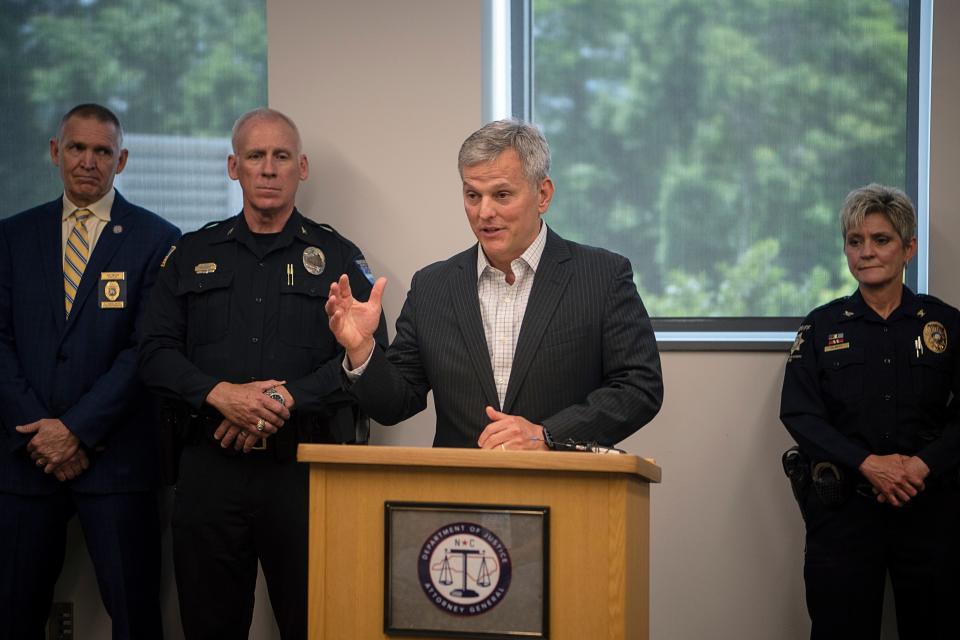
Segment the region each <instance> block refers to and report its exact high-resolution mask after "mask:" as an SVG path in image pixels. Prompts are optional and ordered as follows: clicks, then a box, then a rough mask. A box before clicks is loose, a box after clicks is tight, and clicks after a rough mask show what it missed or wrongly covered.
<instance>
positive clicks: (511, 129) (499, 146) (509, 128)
mask: <svg viewBox="0 0 960 640" xmlns="http://www.w3.org/2000/svg"><path fill="white" fill-rule="evenodd" d="M507 149H513V150H514V151H516V152H517V156H518V157H519V158H520V167H521V169H522V170H523V175H524V176H526V178H527V180H529V181H530V183H531V184H532V185H534V186H537V185H539V184H540V183H541V182H543V181H544V180H545V179H546V177H547V175H548V174H549V172H550V145H549V144H547V139H546V138H545V137H543V133H541V132H540V129H538V128H537V127H536V126H534V125H532V124H530V123H529V122H524V121H523V120H515V119H510V120H497V121H495V122H491V123H489V124H485V125H484V126H483V127H481V128H480V129H478V130H477V131H475V132H473V133H472V134H470V136H469V137H468V138H467V139H466V140H464V141H463V145H462V146H461V147H460V156H459V158H458V159H457V169H458V170H459V171H460V177H461V178H463V170H464V168H465V167H472V166H473V165H476V164H480V163H482V162H491V161H493V160H495V159H496V158H498V157H499V156H500V154H501V153H503V152H504V151H506V150H507Z"/></svg>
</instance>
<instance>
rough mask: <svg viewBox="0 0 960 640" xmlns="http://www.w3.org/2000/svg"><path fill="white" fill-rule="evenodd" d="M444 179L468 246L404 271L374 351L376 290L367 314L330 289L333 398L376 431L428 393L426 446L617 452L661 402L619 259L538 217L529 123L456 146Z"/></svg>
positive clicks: (542, 169) (644, 322)
mask: <svg viewBox="0 0 960 640" xmlns="http://www.w3.org/2000/svg"><path fill="white" fill-rule="evenodd" d="M458 168H459V171H460V176H461V178H462V180H463V205H464V210H465V211H466V214H467V220H468V221H469V223H470V227H471V229H472V230H473V233H474V235H476V237H477V240H478V241H479V242H478V244H477V245H474V246H472V247H470V248H469V249H467V250H466V251H464V252H462V253H459V254H457V255H455V256H453V257H452V258H449V259H447V260H445V261H442V262H438V263H435V264H432V265H430V266H428V267H425V268H424V269H421V270H420V271H418V272H417V273H416V274H414V276H413V281H412V283H411V286H410V291H409V292H408V293H407V299H406V302H405V303H404V305H403V309H402V311H401V312H400V317H399V318H398V320H397V335H396V337H395V338H394V340H393V343H392V344H391V345H390V347H389V348H388V349H386V350H385V351H384V350H383V349H382V348H380V347H377V346H376V344H375V342H374V339H373V334H374V331H375V329H376V327H377V323H378V322H379V319H380V312H381V297H382V295H383V290H384V287H385V286H386V280H385V279H384V278H380V279H379V280H378V281H377V282H376V284H375V285H374V288H373V291H372V293H371V295H370V299H369V300H368V301H367V302H366V303H363V302H360V301H358V300H356V299H354V298H353V296H352V294H351V290H350V283H349V281H348V279H347V277H346V276H342V277H341V278H340V279H339V280H338V281H337V282H335V283H333V284H331V286H330V296H329V298H328V300H327V304H326V309H327V314H328V316H329V319H330V328H331V330H332V331H333V333H334V335H335V336H336V338H337V340H338V341H339V342H340V344H341V345H343V346H344V348H345V349H346V357H345V360H344V369H345V371H346V377H347V382H346V386H347V388H348V389H349V391H350V392H351V393H352V394H353V395H354V396H355V397H356V398H357V399H358V400H359V402H360V405H361V406H362V407H363V409H364V410H365V411H366V412H367V413H368V414H369V415H370V417H372V418H373V419H375V420H377V421H378V422H380V423H382V424H387V425H390V424H396V423H397V422H400V421H401V420H405V419H406V418H409V417H410V416H412V415H414V414H416V413H418V412H419V411H421V410H423V408H424V407H425V406H426V397H427V392H428V391H430V389H433V392H434V402H435V405H436V411H437V429H436V435H435V437H434V441H433V444H434V446H436V447H474V446H479V447H481V448H484V449H504V450H508V449H529V450H546V449H548V448H551V447H552V445H553V444H554V443H561V442H567V441H570V440H573V441H587V442H597V443H598V444H601V445H607V446H609V445H613V444H615V443H617V442H619V441H621V440H623V439H624V438H626V437H627V436H629V435H630V434H631V433H633V432H635V431H636V430H637V429H639V428H640V427H642V426H643V425H645V424H646V423H647V422H649V421H650V420H651V419H652V418H653V417H654V416H655V415H656V414H657V411H659V409H660V404H661V402H662V399H663V382H662V378H661V374H660V357H659V354H658V352H657V343H656V340H655V338H654V335H653V330H652V328H651V326H650V319H649V317H648V316H647V312H646V310H645V309H644V306H643V302H642V301H641V300H640V296H639V294H638V293H637V289H636V286H635V285H634V282H633V270H632V269H631V266H630V262H629V261H628V260H627V259H626V258H624V257H622V256H619V255H616V254H614V253H611V252H608V251H605V250H603V249H597V248H594V247H588V246H584V245H580V244H577V243H574V242H570V241H568V240H564V239H563V238H561V237H560V236H559V235H557V234H556V233H555V232H553V231H552V230H550V229H548V228H547V225H546V224H544V222H543V221H542V220H541V217H542V216H543V214H545V213H546V212H547V209H548V208H549V206H550V201H551V199H552V198H553V194H554V185H553V181H552V180H551V179H550V177H549V175H548V172H549V169H550V149H549V146H548V145H547V141H546V139H545V138H544V137H543V135H542V134H541V133H540V131H539V130H538V129H537V128H536V127H534V126H532V125H530V124H527V123H525V122H520V121H517V120H501V121H497V122H492V123H490V124H487V125H486V126H484V127H482V128H481V129H480V130H478V131H476V132H475V133H473V134H472V135H471V136H470V137H468V138H467V139H466V141H465V142H464V143H463V146H462V147H461V148H460V156H459V162H458Z"/></svg>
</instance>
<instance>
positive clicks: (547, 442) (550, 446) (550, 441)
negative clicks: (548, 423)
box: [540, 427, 557, 449]
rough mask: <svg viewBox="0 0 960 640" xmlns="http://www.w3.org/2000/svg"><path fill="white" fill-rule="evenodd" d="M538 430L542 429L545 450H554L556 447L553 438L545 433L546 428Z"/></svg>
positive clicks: (547, 432) (548, 433)
mask: <svg viewBox="0 0 960 640" xmlns="http://www.w3.org/2000/svg"><path fill="white" fill-rule="evenodd" d="M540 428H541V429H543V444H545V445H547V449H555V448H556V447H557V445H556V443H555V442H554V441H553V436H551V435H550V432H549V431H547V428H546V427H540Z"/></svg>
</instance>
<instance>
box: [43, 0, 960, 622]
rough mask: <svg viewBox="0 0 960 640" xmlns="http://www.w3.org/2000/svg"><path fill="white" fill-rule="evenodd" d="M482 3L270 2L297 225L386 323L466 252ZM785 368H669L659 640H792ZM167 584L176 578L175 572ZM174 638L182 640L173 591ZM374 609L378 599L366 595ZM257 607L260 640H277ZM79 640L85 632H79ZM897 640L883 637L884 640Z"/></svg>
mask: <svg viewBox="0 0 960 640" xmlns="http://www.w3.org/2000/svg"><path fill="white" fill-rule="evenodd" d="M480 16H481V0H456V1H451V0H403V1H399V0H353V1H352V2H330V1H328V2H317V1H314V0H269V1H268V30H269V42H270V49H269V78H270V104H271V106H274V107H276V108H279V109H281V110H283V111H286V112H287V113H288V114H290V115H291V116H292V117H293V118H294V119H295V120H296V121H297V122H298V124H299V125H300V127H301V130H302V133H303V136H304V142H305V147H306V150H307V152H308V154H309V156H310V161H311V178H310V180H309V182H307V183H306V185H305V186H304V188H303V190H302V192H301V195H302V197H301V198H300V207H301V209H302V210H303V211H305V212H306V213H307V214H308V215H310V216H312V217H314V218H316V219H318V220H322V221H325V222H329V223H330V224H332V225H334V226H335V227H336V228H337V229H338V230H339V231H340V232H341V233H343V234H344V235H346V236H347V237H348V238H351V239H353V240H354V241H356V242H357V243H358V244H359V245H360V246H361V247H362V248H363V249H364V251H365V253H366V255H367V258H368V261H369V262H370V264H371V267H372V268H373V270H374V272H375V273H376V274H377V275H385V276H387V278H389V280H390V285H389V287H388V291H387V295H386V299H385V306H386V311H387V316H388V320H389V321H390V322H391V323H392V322H393V321H394V320H395V319H396V315H397V313H398V312H399V309H400V306H401V304H402V300H403V295H404V293H405V291H406V288H407V286H408V284H409V281H410V278H411V276H412V274H413V272H414V271H415V270H416V269H417V268H419V267H421V266H423V265H425V264H427V263H428V262H431V261H434V260H438V259H442V258H444V257H447V256H449V255H451V254H453V253H454V252H456V251H459V250H460V249H462V248H464V247H466V246H468V244H470V242H471V241H472V236H471V235H470V232H469V230H468V228H467V225H466V222H465V220H464V217H463V212H462V205H461V202H460V188H459V181H458V178H457V173H456V154H457V150H458V149H459V145H460V143H461V142H462V140H463V138H464V137H465V136H466V135H467V134H469V133H470V132H472V131H473V130H474V129H476V128H477V127H478V126H479V125H480V124H481V121H480V85H481V76H480V26H481V25H480ZM934 22H935V26H934V64H933V74H934V79H933V86H934V95H933V99H934V103H933V113H932V123H933V127H934V133H933V136H932V138H933V141H932V146H931V166H932V168H933V171H932V184H931V194H930V195H931V211H932V220H931V278H930V282H931V291H932V293H935V294H937V295H940V296H941V297H943V298H945V299H947V300H949V301H952V302H954V303H955V304H956V303H960V279H958V278H956V277H953V274H954V272H955V270H956V265H957V261H958V259H957V258H956V257H955V256H956V255H957V250H958V247H957V244H958V242H960V240H958V238H960V221H958V217H957V216H956V203H958V202H960V180H957V179H956V177H955V173H956V171H957V167H958V166H960V115H958V113H960V74H958V70H957V66H958V64H960V38H957V37H956V36H955V35H953V36H952V37H951V35H950V34H956V33H958V32H960V5H958V4H957V3H951V2H940V3H938V4H937V6H936V10H935V15H934ZM783 364H784V355H783V354H776V353H677V352H673V353H665V354H663V370H664V379H665V386H666V398H665V403H664V407H663V410H662V412H661V413H660V415H659V416H658V417H657V418H656V419H655V420H654V421H653V422H652V423H651V424H650V425H648V426H646V427H645V428H644V429H643V430H641V431H640V432H639V433H637V434H635V435H634V436H632V437H631V438H629V439H628V440H627V441H626V443H625V447H626V448H627V449H628V450H629V451H631V452H633V453H638V454H641V455H644V456H648V457H654V458H656V459H657V462H658V463H659V464H660V465H661V466H662V467H663V483H662V484H660V485H657V486H655V487H654V489H653V492H652V496H653V507H652V528H653V531H652V538H651V547H652V548H651V554H652V563H651V571H652V576H651V579H652V586H653V589H652V597H651V616H652V621H651V622H652V637H653V638H654V639H655V640H700V639H702V638H711V639H720V640H722V639H726V638H731V639H733V638H736V639H738V640H740V639H744V640H768V639H770V638H777V639H778V640H793V639H796V640H799V639H800V638H805V637H807V635H808V629H809V623H808V622H807V618H806V612H805V608H804V601H803V586H802V572H801V568H802V544H803V542H802V540H803V536H802V523H801V520H800V517H799V513H798V511H797V508H796V506H795V505H794V503H793V500H792V496H791V494H790V491H789V487H788V486H787V483H786V479H785V478H784V477H783V474H782V472H781V470H780V467H779V458H780V454H781V452H782V451H783V449H785V448H786V447H787V446H789V444H790V440H789V438H788V437H787V435H786V433H785V431H784V430H783V428H782V427H781V426H780V424H779V421H778V419H777V406H778V402H779V389H780V384H781V380H782V375H783V373H782V370H783ZM432 433H433V413H432V410H428V411H426V412H424V413H423V414H421V415H420V416H418V417H416V418H414V419H413V420H411V421H409V422H408V423H407V424H405V425H402V426H399V427H395V428H391V429H384V428H377V429H376V430H375V433H374V441H375V442H376V443H379V444H415V445H424V446H427V445H429V444H430V442H431V439H432ZM83 555H84V551H83V549H82V542H81V541H80V540H79V539H78V538H77V537H76V535H74V538H73V539H72V541H71V552H70V558H69V560H68V563H67V567H66V568H65V571H64V575H63V577H62V578H61V580H60V583H59V584H58V598H62V599H74V600H76V601H77V602H78V613H77V617H78V631H80V633H81V635H79V637H81V638H92V637H106V636H105V634H106V632H105V629H106V628H107V624H108V623H107V622H106V619H105V616H104V614H102V612H101V611H100V605H99V599H98V597H97V595H96V586H95V582H94V581H93V578H92V571H91V569H90V568H89V561H87V560H86V559H85V558H84V557H83ZM167 567H168V569H169V563H168V564H167ZM164 589H165V598H166V600H165V604H164V606H165V611H166V613H167V620H168V629H167V631H168V637H170V638H174V639H177V638H179V637H180V634H179V628H178V627H177V626H176V620H177V617H176V616H177V612H176V606H175V598H174V596H173V591H172V589H173V587H172V583H171V582H170V580H169V577H167V578H166V579H165V586H164ZM372 597H377V596H376V595H374V596H372ZM264 602H265V592H263V591H262V590H261V591H260V592H259V593H258V610H257V614H256V618H255V622H254V629H253V631H252V633H251V637H252V638H278V637H279V636H278V635H277V634H276V631H275V630H274V629H273V626H272V623H271V620H270V614H269V610H268V609H267V608H266V607H265V606H264ZM88 630H89V632H88ZM884 637H890V638H893V637H895V633H894V632H893V631H892V627H891V625H890V624H889V621H888V623H887V624H886V625H885V636H884Z"/></svg>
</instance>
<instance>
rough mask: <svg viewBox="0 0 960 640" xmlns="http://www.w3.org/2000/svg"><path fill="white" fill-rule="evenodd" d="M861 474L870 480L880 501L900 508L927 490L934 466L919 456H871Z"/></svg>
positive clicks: (861, 466) (864, 463)
mask: <svg viewBox="0 0 960 640" xmlns="http://www.w3.org/2000/svg"><path fill="white" fill-rule="evenodd" d="M860 473H862V474H863V476H864V477H865V478H866V479H867V480H869V481H870V484H871V485H872V486H873V491H874V493H875V494H876V496H877V501H878V502H886V503H887V504H890V505H892V506H894V507H900V506H903V505H905V504H906V503H907V502H909V501H910V500H911V499H912V498H914V497H916V495H917V494H918V493H920V492H921V491H923V489H924V487H925V485H924V480H926V478H927V476H928V475H930V468H929V467H928V466H927V464H926V463H925V462H924V461H923V460H922V459H921V458H918V457H917V456H904V455H900V454H899V453H894V454H890V455H886V456H878V455H869V456H867V458H866V460H864V461H863V463H862V464H861V465H860Z"/></svg>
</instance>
